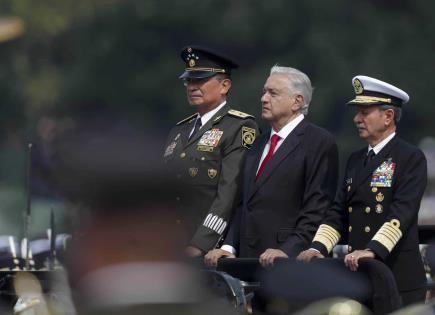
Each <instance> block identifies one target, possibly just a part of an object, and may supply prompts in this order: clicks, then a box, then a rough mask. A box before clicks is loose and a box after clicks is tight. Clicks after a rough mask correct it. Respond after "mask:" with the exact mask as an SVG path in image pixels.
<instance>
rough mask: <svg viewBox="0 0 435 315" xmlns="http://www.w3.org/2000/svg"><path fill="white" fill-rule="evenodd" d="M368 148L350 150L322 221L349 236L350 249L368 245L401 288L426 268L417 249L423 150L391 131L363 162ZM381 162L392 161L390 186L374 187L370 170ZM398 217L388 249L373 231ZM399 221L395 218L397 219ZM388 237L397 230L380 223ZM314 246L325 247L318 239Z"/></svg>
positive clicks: (416, 281)
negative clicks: (396, 238)
mask: <svg viewBox="0 0 435 315" xmlns="http://www.w3.org/2000/svg"><path fill="white" fill-rule="evenodd" d="M366 155H367V148H364V149H362V150H359V151H357V152H354V153H353V154H352V155H351V156H350V158H349V160H348V162H347V167H346V173H345V180H344V181H343V183H342V186H341V189H340V190H339V192H338V194H337V198H336V200H335V202H334V206H333V207H332V208H331V210H330V211H328V214H327V217H326V218H325V221H324V222H322V223H324V224H326V225H328V226H330V227H332V228H334V229H335V230H336V231H338V232H339V233H340V234H341V235H343V234H348V235H349V236H348V237H349V241H348V242H349V251H353V250H357V249H367V248H368V249H371V250H372V251H373V252H375V254H376V257H377V258H378V259H381V260H383V261H384V262H385V263H386V264H387V265H388V266H389V267H390V268H391V270H392V272H393V274H394V276H395V279H396V282H397V285H398V288H399V290H400V291H404V290H412V289H416V288H419V287H422V286H423V285H424V283H425V274H424V269H423V264H422V260H421V256H420V251H419V246H418V245H419V241H418V224H417V223H418V222H417V219H418V211H419V208H420V201H421V198H422V196H423V192H424V190H425V188H426V181H427V169H426V168H427V166H426V159H425V157H424V155H423V153H422V152H421V151H420V150H419V149H418V148H416V147H414V146H412V145H410V144H408V143H406V142H404V141H403V140H401V139H400V138H398V137H397V136H395V137H394V138H393V139H392V140H391V141H390V142H389V143H388V144H387V145H386V146H385V147H384V148H383V149H382V150H381V151H380V152H379V153H378V154H377V155H376V156H375V157H374V158H373V160H371V161H370V162H369V163H368V164H367V166H366V167H364V166H363V164H364V163H363V161H364V158H365V156H366ZM384 163H390V164H391V166H393V165H394V173H393V176H392V182H391V186H390V187H375V186H376V185H375V184H374V178H375V177H376V176H374V174H376V170H379V169H380V166H381V165H385V164H384ZM392 220H395V221H396V220H398V222H399V229H400V231H401V234H402V236H401V238H400V240H399V241H398V242H397V244H396V245H395V246H394V248H393V249H392V251H391V252H390V251H389V249H388V248H387V247H386V246H385V244H387V243H385V244H383V242H379V241H377V240H373V237H374V236H375V234H376V233H377V232H378V230H380V229H381V228H382V227H383V225H384V224H385V223H387V224H388V222H391V221H392ZM396 222H397V221H396ZM383 234H385V235H386V236H387V239H390V237H391V236H393V238H392V239H394V236H395V235H396V236H397V235H398V234H397V232H395V231H394V230H392V229H391V228H388V229H385V228H384V229H383ZM313 247H314V248H316V249H318V250H320V251H321V252H322V253H323V254H326V253H327V250H326V247H325V246H324V244H323V243H322V242H314V243H313Z"/></svg>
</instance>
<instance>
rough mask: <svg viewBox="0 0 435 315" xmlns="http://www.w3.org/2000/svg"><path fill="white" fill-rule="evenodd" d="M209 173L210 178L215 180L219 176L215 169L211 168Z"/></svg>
mask: <svg viewBox="0 0 435 315" xmlns="http://www.w3.org/2000/svg"><path fill="white" fill-rule="evenodd" d="M207 173H208V177H210V178H211V179H213V178H215V177H216V175H217V170H215V169H214V168H209V169H208V172H207Z"/></svg>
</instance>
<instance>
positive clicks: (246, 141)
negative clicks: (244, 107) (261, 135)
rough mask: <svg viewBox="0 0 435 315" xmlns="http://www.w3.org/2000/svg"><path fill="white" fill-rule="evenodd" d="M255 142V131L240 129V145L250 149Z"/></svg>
mask: <svg viewBox="0 0 435 315" xmlns="http://www.w3.org/2000/svg"><path fill="white" fill-rule="evenodd" d="M254 140H255V129H253V128H249V127H242V145H243V146H244V147H245V148H248V149H249V148H250V147H251V146H252V144H253V143H254Z"/></svg>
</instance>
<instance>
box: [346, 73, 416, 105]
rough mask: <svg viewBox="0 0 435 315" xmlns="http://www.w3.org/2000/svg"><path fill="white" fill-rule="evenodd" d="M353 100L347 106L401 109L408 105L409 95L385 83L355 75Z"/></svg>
mask: <svg viewBox="0 0 435 315" xmlns="http://www.w3.org/2000/svg"><path fill="white" fill-rule="evenodd" d="M352 85H353V88H354V89H355V94H356V96H355V98H354V99H353V100H351V101H350V102H348V103H347V104H348V105H393V106H398V107H401V106H402V105H403V104H406V103H408V101H409V95H408V94H407V93H406V92H405V91H403V90H401V89H399V88H397V87H395V86H394V85H391V84H389V83H387V82H384V81H381V80H378V79H375V78H371V77H367V76H365V75H357V76H356V77H354V78H353V79H352Z"/></svg>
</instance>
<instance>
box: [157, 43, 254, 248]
mask: <svg viewBox="0 0 435 315" xmlns="http://www.w3.org/2000/svg"><path fill="white" fill-rule="evenodd" d="M181 58H182V60H183V61H184V62H185V63H186V70H185V71H184V73H183V74H182V75H181V76H180V79H182V80H183V82H184V85H185V86H186V92H187V99H188V101H189V103H190V105H191V106H193V107H194V108H195V110H196V111H197V113H195V114H193V115H192V116H190V117H187V118H186V119H183V120H182V121H180V122H179V123H177V125H176V126H175V127H174V128H173V129H172V130H171V132H170V133H169V136H168V140H167V144H166V150H165V153H164V159H165V161H166V163H167V165H168V167H169V169H170V170H171V172H172V173H173V175H174V177H175V180H183V181H184V182H185V183H186V185H187V186H188V187H189V190H190V193H191V196H192V198H186V196H184V195H178V196H175V199H176V200H177V202H178V205H179V208H180V211H179V214H178V219H177V222H178V223H180V224H182V225H183V226H184V227H185V228H186V230H187V231H188V237H189V240H188V246H187V248H186V254H187V255H189V256H200V255H201V254H203V253H206V252H208V251H209V250H210V249H213V248H214V247H215V246H216V244H217V243H218V241H219V240H220V238H221V237H222V236H223V235H224V233H226V228H227V226H228V223H229V220H230V219H231V217H232V211H233V209H234V208H235V206H236V204H237V203H238V201H237V199H236V196H237V192H238V190H239V183H240V173H241V167H242V162H243V159H244V155H245V152H246V151H247V149H249V148H250V147H251V145H252V143H253V142H254V139H255V137H256V135H257V134H258V128H257V124H256V122H255V119H254V117H253V116H251V115H249V114H245V113H242V112H240V111H237V110H234V109H231V108H230V106H229V105H228V104H227V94H228V92H229V90H230V88H231V77H230V75H231V70H232V69H234V68H237V64H236V63H235V62H234V61H233V60H231V59H230V58H229V57H227V56H224V55H222V54H221V53H218V52H216V51H213V50H211V49H209V48H204V47H198V46H189V47H186V48H184V49H183V50H182V52H181Z"/></svg>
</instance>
